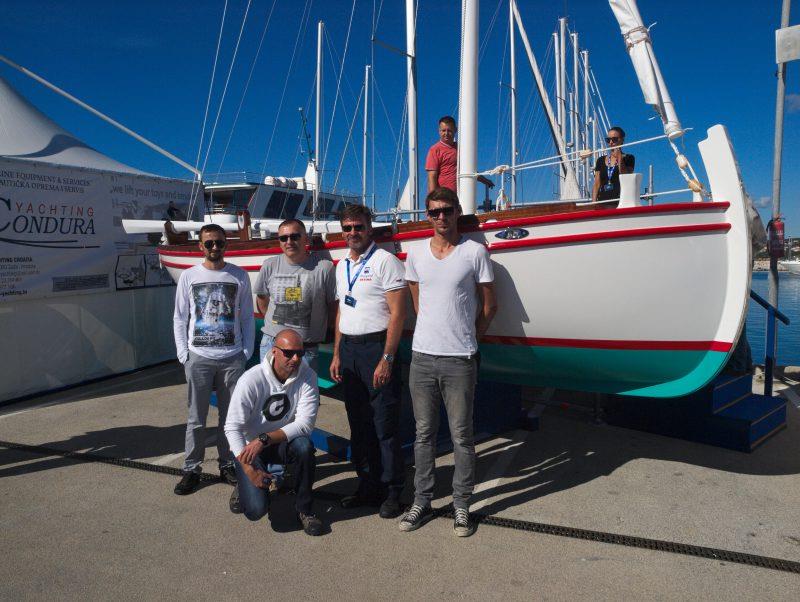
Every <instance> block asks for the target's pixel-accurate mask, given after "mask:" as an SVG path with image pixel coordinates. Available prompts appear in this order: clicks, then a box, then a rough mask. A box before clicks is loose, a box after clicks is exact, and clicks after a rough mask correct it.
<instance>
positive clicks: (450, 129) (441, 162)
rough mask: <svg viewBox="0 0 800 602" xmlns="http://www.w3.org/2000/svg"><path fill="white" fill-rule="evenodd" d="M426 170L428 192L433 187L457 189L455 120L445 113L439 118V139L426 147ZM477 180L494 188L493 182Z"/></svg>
mask: <svg viewBox="0 0 800 602" xmlns="http://www.w3.org/2000/svg"><path fill="white" fill-rule="evenodd" d="M425 170H426V171H427V172H428V192H431V191H432V190H434V189H435V188H449V189H450V190H452V191H453V192H455V191H456V190H457V189H458V182H457V175H458V143H457V142H456V120H455V119H453V118H452V117H451V116H450V115H445V116H444V117H442V118H441V119H440V120H439V141H438V142H437V143H436V144H434V145H433V146H431V147H430V148H429V149H428V155H427V156H426V157H425ZM478 182H480V183H481V184H485V185H486V186H488V187H489V188H494V182H492V181H491V180H490V179H488V178H485V177H484V176H478Z"/></svg>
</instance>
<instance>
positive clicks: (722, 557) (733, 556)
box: [0, 441, 800, 574]
mask: <svg viewBox="0 0 800 602" xmlns="http://www.w3.org/2000/svg"><path fill="white" fill-rule="evenodd" d="M0 447H4V448H6V449H9V450H16V451H23V452H29V453H32V454H37V455H45V456H59V457H62V458H68V459H70V460H78V461H80V462H97V463H100V464H110V465H112V466H119V467H122V468H134V469H136V470H143V471H147V472H156V473H160V474H168V475H172V476H181V475H182V474H183V473H182V472H181V470H180V469H179V468H174V467H172V466H159V465H157V464H150V463H148V462H139V461H137V460H127V459H123V458H112V457H109V456H103V455H101V454H97V453H93V452H80V451H77V452H76V451H68V450H63V449H58V448H55V447H47V446H46V445H28V444H26V443H14V442H12V441H0ZM200 480H201V481H202V482H206V483H207V482H221V481H220V478H219V476H218V475H216V474H210V473H206V472H204V473H201V475H200ZM314 496H315V497H316V498H318V499H322V500H327V501H338V500H340V499H341V498H342V497H344V496H343V495H336V494H333V493H328V492H322V491H315V492H314ZM434 515H435V516H436V517H438V518H448V519H453V518H454V517H453V508H452V506H446V507H444V508H439V509H437V510H435V511H434ZM472 516H473V518H474V519H475V520H476V522H478V523H479V524H482V525H489V526H492V527H502V528H505V529H514V530H516V531H527V532H529V533H541V534H543V535H555V536H557V537H569V538H571V539H583V540H586V541H596V542H599V543H607V544H613V545H618V546H626V547H631V548H639V549H642V550H652V551H654V552H669V553H672V554H682V555H684V556H694V557H696V558H707V559H710V560H718V561H720V562H730V563H733V564H743V565H747V566H755V567H759V568H763V569H771V570H774V571H782V572H785V573H797V574H800V562H796V561H794V560H786V559H784V558H773V557H770V556H759V555H757V554H747V553H745V552H735V551H733V550H724V549H720V548H710V547H705V546H696V545H692V544H686V543H678V542H674V541H666V540H661V539H650V538H647V537H636V536H634V535H623V534H619V533H608V532H605V531H592V530H590V529H578V528H575V527H565V526H563V525H551V524H548V523H537V522H532V521H523V520H517V519H513V518H503V517H501V516H496V515H491V514H483V513H480V512H475V513H473V514H472Z"/></svg>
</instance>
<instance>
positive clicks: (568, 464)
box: [0, 363, 800, 600]
mask: <svg viewBox="0 0 800 602" xmlns="http://www.w3.org/2000/svg"><path fill="white" fill-rule="evenodd" d="M185 387H186V385H185V383H184V378H183V372H182V370H181V368H180V367H179V366H178V365H177V364H173V363H170V364H165V365H162V366H158V367H154V368H151V369H148V370H144V371H141V372H138V373H134V374H130V375H126V376H121V377H117V378H114V379H111V380H106V381H103V382H99V383H95V384H91V385H87V386H83V387H79V388H76V389H71V390H68V391H65V392H61V393H56V394H51V395H47V396H42V397H39V398H36V399H32V400H29V401H26V402H23V403H19V404H14V405H11V406H6V407H4V408H2V409H0V441H2V442H3V443H2V444H1V445H0V458H2V461H0V499H1V500H2V506H1V507H2V518H3V533H4V544H5V549H6V550H7V551H10V552H11V553H7V554H6V560H5V561H4V562H3V563H2V567H1V568H0V597H1V598H3V599H9V600H15V599H30V598H34V597H35V598H44V597H57V598H59V599H64V598H81V599H87V600H91V599H109V598H112V597H113V598H118V599H133V598H136V599H150V598H167V597H169V598H173V599H189V598H191V599H195V600H196V599H212V598H213V599H217V600H219V599H234V598H242V599H243V598H245V597H248V596H250V595H252V592H253V591H254V589H256V588H257V589H259V590H264V591H268V592H269V597H276V596H277V597H283V596H293V597H297V596H298V595H300V596H302V597H303V598H304V599H313V600H316V599H319V600H337V599H345V598H346V599H419V598H432V597H437V598H441V599H445V598H447V599H450V598H456V597H458V598H465V599H483V600H485V599H531V598H537V599H556V598H557V599H573V598H577V597H582V598H591V599H620V598H622V597H629V598H632V599H650V598H670V599H672V598H682V599H683V598H693V599H697V598H701V599H702V598H708V599H747V598H749V599H753V598H756V597H759V598H761V597H763V598H767V599H776V600H777V599H796V597H797V592H798V591H800V576H799V575H798V574H796V573H793V572H792V571H800V506H798V504H797V500H798V499H800V438H798V433H799V432H800V385H799V384H798V383H797V382H796V381H793V380H784V381H782V382H777V381H776V389H777V390H778V392H779V394H780V395H782V396H784V397H785V398H786V399H787V400H788V401H789V402H790V404H789V419H788V422H789V424H788V428H787V430H786V432H784V433H782V434H780V435H778V436H777V437H775V438H774V439H772V440H770V441H768V442H767V443H766V444H765V445H763V446H762V447H761V448H759V449H758V450H756V451H755V452H754V453H752V454H743V453H738V452H733V451H728V450H724V449H718V448H714V447H709V446H704V445H699V444H694V443H689V442H686V441H681V440H676V439H669V438H665V437H659V436H655V435H648V434H646V433H641V432H636V431H629V430H625V429H620V428H614V427H610V426H604V425H600V426H598V425H595V424H594V423H593V421H592V417H591V413H590V412H587V411H585V409H584V408H583V406H582V405H581V400H580V399H577V398H576V399H574V400H572V401H574V403H575V405H574V406H572V407H573V409H571V410H564V409H561V408H559V407H557V406H554V405H552V400H553V399H556V398H557V399H561V398H560V397H558V395H559V393H558V392H557V393H556V394H555V397H553V394H554V393H553V392H552V391H537V392H536V395H535V402H536V403H535V404H534V405H533V410H534V411H536V412H541V425H540V429H539V430H538V431H535V432H528V431H515V432H509V433H505V434H503V435H501V436H496V437H493V438H490V439H487V440H484V441H482V442H481V443H480V444H479V446H478V470H477V479H476V494H475V498H474V503H473V511H475V512H478V513H481V514H482V515H485V516H487V517H489V518H487V519H486V521H485V522H484V523H482V524H480V525H479V528H478V530H477V532H476V533H475V535H474V536H473V537H471V538H469V539H466V540H462V539H458V538H455V537H454V536H453V535H452V529H451V521H450V520H447V519H445V518H439V519H437V520H434V521H432V522H431V523H430V524H429V525H427V526H425V527H424V528H422V529H420V530H419V531H416V532H414V533H400V532H399V531H398V529H397V526H396V521H394V520H392V521H386V520H382V519H380V518H378V517H377V516H375V515H372V514H368V513H367V512H365V511H359V510H350V511H344V510H341V509H340V508H339V507H338V504H337V500H338V499H339V497H340V496H341V495H342V494H344V493H347V492H350V491H352V490H353V488H354V487H355V478H354V475H353V473H352V472H351V471H350V469H349V466H348V464H346V463H343V462H340V461H338V460H337V459H336V458H334V457H332V456H330V455H327V454H323V453H320V454H319V456H318V474H317V484H316V491H317V494H318V499H317V502H316V510H317V512H318V514H319V515H321V517H322V518H323V519H324V521H325V523H326V525H327V526H328V529H327V531H328V532H327V533H326V535H324V536H323V537H320V538H310V537H307V536H305V535H304V534H303V533H302V532H300V531H299V530H298V527H297V526H296V524H295V523H294V521H293V516H292V496H291V495H289V494H279V495H278V496H277V497H276V498H275V501H274V504H273V508H272V511H271V517H270V519H269V520H268V519H267V518H264V519H262V520H261V521H259V522H257V523H249V522H248V521H247V520H246V519H245V518H244V517H243V516H240V515H239V516H236V515H232V514H231V513H230V512H229V511H228V497H229V495H230V491H231V489H230V487H228V486H226V485H223V484H221V483H219V482H216V481H212V480H209V481H208V482H206V483H204V486H203V487H202V488H201V489H200V490H199V491H197V492H196V493H194V494H193V495H190V496H186V497H178V496H176V495H174V494H173V493H172V488H173V486H174V485H175V483H176V482H177V477H176V476H174V473H175V471H176V470H177V469H178V468H179V467H180V465H181V462H182V455H183V454H182V448H183V431H184V424H185V422H184V421H185V395H186V390H185ZM756 388H757V387H756ZM334 394H335V391H334ZM548 399H549V400H550V402H549V405H548V404H546V403H545V402H547V401H548ZM404 407H405V409H404V411H408V400H406V403H405V404H404ZM215 412H216V411H215V410H214V409H213V408H212V410H211V412H210V415H209V424H213V423H214V421H215V420H216V413H215ZM317 426H318V427H320V428H322V429H324V430H326V431H328V432H330V433H334V434H337V435H340V436H343V437H346V436H347V434H348V429H347V424H346V418H345V413H344V407H343V404H342V402H341V401H340V400H339V399H337V398H336V397H323V399H322V405H321V409H320V417H319V421H318V425H317ZM214 437H215V433H214V429H209V431H208V440H207V443H208V447H207V459H206V464H205V469H206V471H207V472H208V473H214V472H215V469H216V464H215V462H214V458H215V455H216V450H215V447H214ZM12 444H21V445H23V446H26V447H24V448H14V447H13V445H12ZM68 452H74V454H72V455H69V454H68ZM85 454H89V455H85ZM103 459H105V460H104V461H98V460H103ZM117 460H120V462H117ZM438 465H439V469H438V473H437V474H438V476H439V481H438V487H437V499H436V500H435V501H434V506H435V507H442V506H445V505H446V503H447V502H448V501H449V500H448V498H447V497H446V491H447V489H448V488H449V486H448V485H449V480H450V478H451V476H452V471H451V469H450V468H449V467H450V466H452V455H450V454H447V453H445V454H443V455H441V456H440V457H439V459H438ZM411 475H412V472H411V469H410V468H409V473H408V478H409V480H408V483H409V488H408V490H407V491H406V493H405V498H406V501H409V500H410V494H409V491H410V487H411V485H410V484H411ZM500 524H506V525H508V526H511V527H517V528H508V527H503V526H499V525H500ZM554 526H561V527H564V529H556V528H555V527H554ZM578 530H590V531H593V532H596V533H595V536H594V539H595V540H591V538H590V539H581V537H587V535H586V533H585V531H583V532H581V531H578ZM541 531H546V532H547V533H542V532H541ZM551 533H554V534H551ZM632 538H649V539H651V540H657V541H660V542H672V543H676V544H681V545H684V549H683V551H684V552H686V551H687V550H691V549H692V548H687V547H686V546H706V547H709V548H715V549H717V551H718V552H724V554H723V555H722V556H721V558H719V557H718V558H717V559H713V558H707V557H697V556H692V555H687V554H686V553H683V554H675V553H669V552H665V551H657V550H652V549H643V548H642V547H636V546H632V545H619V544H620V543H623V544H624V543H626V542H627V543H629V544H630V543H636V541H637V540H635V539H632ZM597 539H599V541H597ZM603 541H617V542H618V543H617V544H614V543H603ZM640 545H641V543H640ZM743 554H749V555H753V556H754V558H751V559H750V561H751V564H747V563H746V562H745V563H742V561H743V559H745V560H746V557H745V556H742V555H743ZM764 557H769V558H777V559H781V560H778V561H770V560H764V559H763V558H764ZM729 558H732V559H733V561H731V560H730V559H729ZM737 559H738V561H737ZM753 563H755V564H758V563H763V566H753ZM765 566H766V567H771V568H764V567H765ZM300 571H302V578H300V577H298V575H299V574H300Z"/></svg>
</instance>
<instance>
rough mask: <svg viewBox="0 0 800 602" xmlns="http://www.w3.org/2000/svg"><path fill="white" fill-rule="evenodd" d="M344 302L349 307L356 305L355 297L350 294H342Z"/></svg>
mask: <svg viewBox="0 0 800 602" xmlns="http://www.w3.org/2000/svg"><path fill="white" fill-rule="evenodd" d="M344 304H345V305H349V306H350V307H355V306H356V298H355V297H353V296H351V295H345V296H344Z"/></svg>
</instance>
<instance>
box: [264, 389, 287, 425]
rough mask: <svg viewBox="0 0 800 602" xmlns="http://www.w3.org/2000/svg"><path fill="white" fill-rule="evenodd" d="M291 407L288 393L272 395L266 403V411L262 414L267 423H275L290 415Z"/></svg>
mask: <svg viewBox="0 0 800 602" xmlns="http://www.w3.org/2000/svg"><path fill="white" fill-rule="evenodd" d="M291 405H292V404H290V403H289V397H288V396H287V395H286V393H276V394H275V395H270V396H269V399H267V401H266V402H264V409H263V410H262V412H261V413H262V415H263V416H264V418H265V419H266V420H267V421H269V422H275V421H276V420H280V419H281V418H283V417H284V416H286V414H288V413H289V410H290V409H291Z"/></svg>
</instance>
